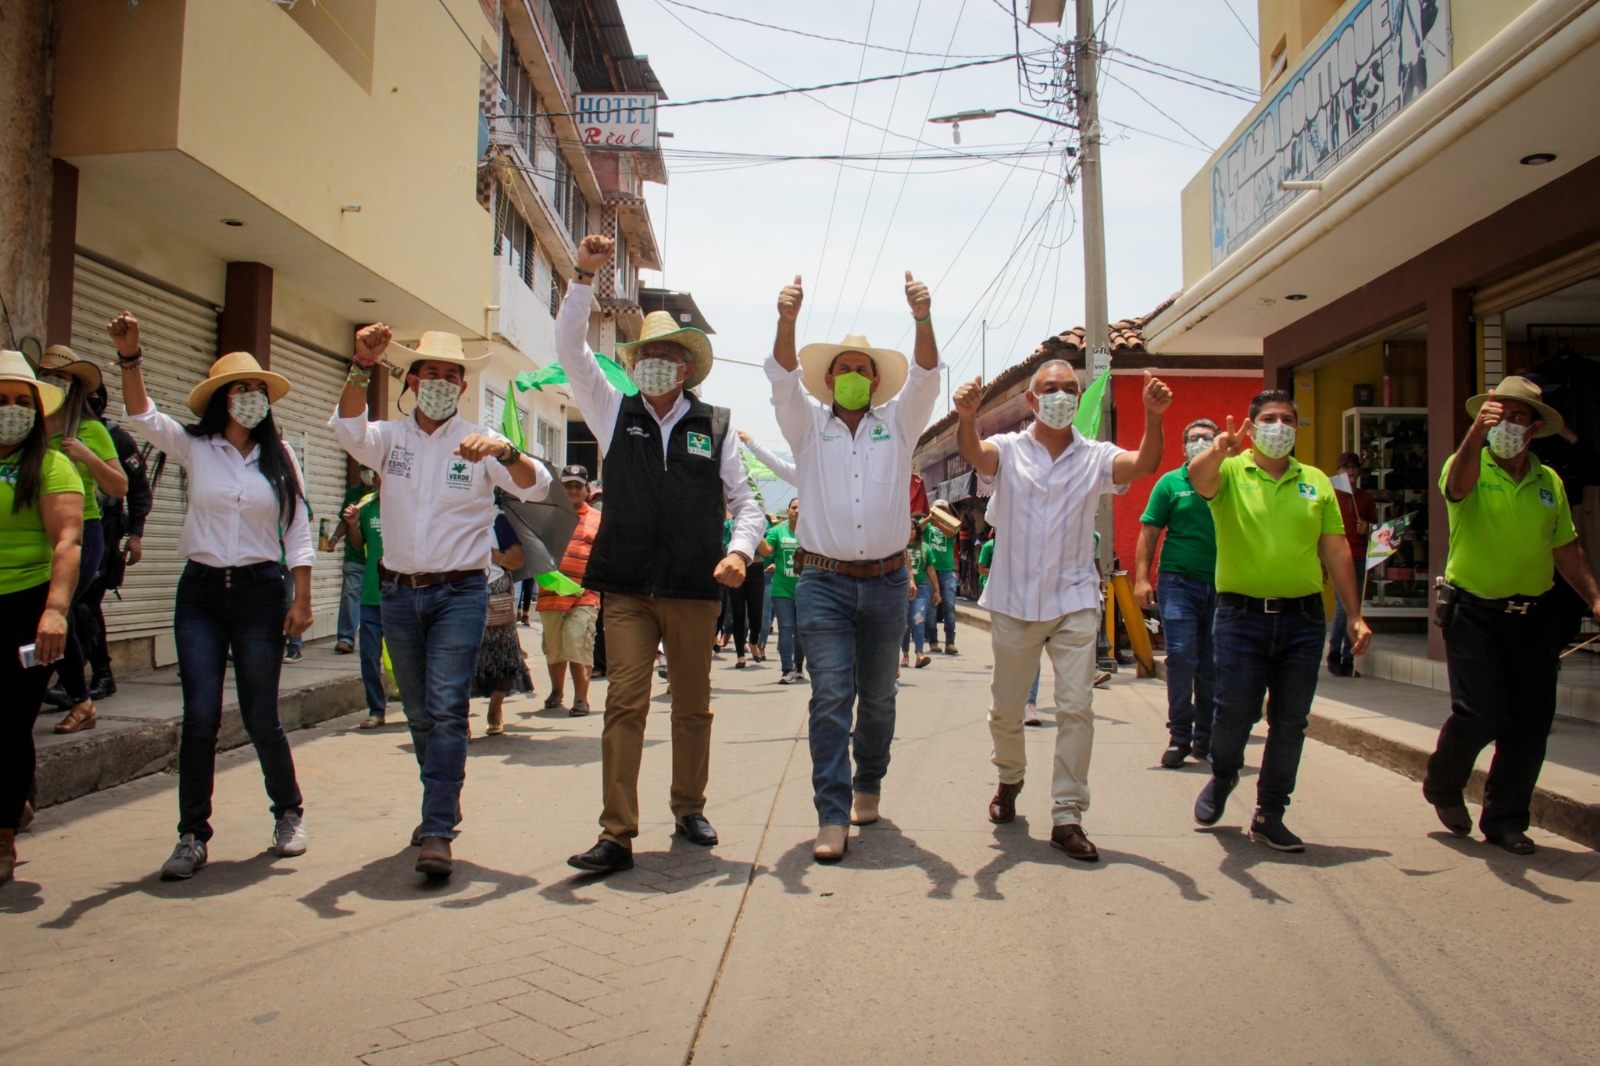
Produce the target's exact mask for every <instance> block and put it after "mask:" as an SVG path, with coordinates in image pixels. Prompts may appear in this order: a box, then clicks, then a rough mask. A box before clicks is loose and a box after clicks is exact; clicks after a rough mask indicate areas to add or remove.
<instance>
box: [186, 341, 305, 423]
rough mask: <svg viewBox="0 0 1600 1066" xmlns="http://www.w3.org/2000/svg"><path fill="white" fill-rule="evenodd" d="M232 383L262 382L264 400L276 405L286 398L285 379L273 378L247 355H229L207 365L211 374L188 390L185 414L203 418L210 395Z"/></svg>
mask: <svg viewBox="0 0 1600 1066" xmlns="http://www.w3.org/2000/svg"><path fill="white" fill-rule="evenodd" d="M235 381H264V382H266V383H267V399H268V400H270V401H271V402H273V403H277V402H278V401H279V400H281V399H283V398H284V397H285V396H287V395H289V379H288V378H286V377H284V376H283V375H282V374H274V373H273V372H272V371H270V370H263V369H262V368H261V364H260V363H258V362H256V357H255V356H253V355H251V354H250V353H249V352H229V353H228V354H227V355H225V356H223V357H222V358H221V359H218V360H217V361H216V362H215V363H212V364H211V370H210V372H208V373H207V374H206V379H205V380H204V381H202V382H201V383H200V384H198V385H196V386H195V387H194V388H192V389H190V390H189V410H191V411H193V412H194V413H195V414H197V415H199V416H201V417H202V418H203V417H205V413H206V407H207V406H209V405H210V403H211V394H212V393H214V392H216V391H217V390H218V389H222V388H227V387H228V386H229V385H231V384H233V383H234V382H235Z"/></svg>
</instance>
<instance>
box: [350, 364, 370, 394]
mask: <svg viewBox="0 0 1600 1066" xmlns="http://www.w3.org/2000/svg"><path fill="white" fill-rule="evenodd" d="M344 380H345V384H347V385H356V386H359V387H360V388H366V387H367V386H368V385H370V384H372V368H371V367H364V366H362V365H361V364H360V363H355V362H352V363H351V364H350V372H349V373H348V374H346V375H345V377H344Z"/></svg>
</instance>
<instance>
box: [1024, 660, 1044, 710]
mask: <svg viewBox="0 0 1600 1066" xmlns="http://www.w3.org/2000/svg"><path fill="white" fill-rule="evenodd" d="M1043 676H1044V667H1043V666H1040V667H1039V669H1037V670H1035V671H1034V672H1033V687H1032V688H1030V689H1029V690H1028V702H1029V703H1031V704H1033V705H1034V706H1035V707H1037V706H1039V678H1041V677H1043Z"/></svg>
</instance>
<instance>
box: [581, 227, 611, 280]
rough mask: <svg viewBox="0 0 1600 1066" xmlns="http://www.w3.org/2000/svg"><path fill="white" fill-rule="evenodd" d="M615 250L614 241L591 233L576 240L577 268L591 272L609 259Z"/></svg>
mask: <svg viewBox="0 0 1600 1066" xmlns="http://www.w3.org/2000/svg"><path fill="white" fill-rule="evenodd" d="M616 250H617V242H616V241H614V240H612V239H611V238H610V237H602V236H600V235H599V234H598V233H591V234H589V235H588V236H587V237H585V238H584V239H583V240H581V241H579V242H578V269H579V270H582V271H584V272H585V273H589V274H593V273H594V272H595V271H597V270H599V269H600V268H601V267H603V266H605V265H606V264H607V263H608V262H610V261H611V256H612V254H613V253H615V252H616Z"/></svg>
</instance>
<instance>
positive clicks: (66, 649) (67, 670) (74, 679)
mask: <svg viewBox="0 0 1600 1066" xmlns="http://www.w3.org/2000/svg"><path fill="white" fill-rule="evenodd" d="M105 549H106V538H105V527H104V526H102V525H101V524H100V519H98V518H90V519H87V520H86V521H85V522H84V523H83V548H82V550H81V551H80V552H79V553H78V587H77V588H76V589H74V590H73V593H72V602H73V603H74V604H76V603H77V602H78V601H79V600H80V599H82V598H83V594H84V593H85V592H87V591H88V589H89V586H90V585H92V584H94V580H95V578H96V577H98V576H99V575H100V557H101V556H102V555H104V554H105ZM81 628H82V627H81V626H79V624H78V613H77V612H76V611H68V612H67V642H66V644H65V645H63V647H62V650H61V661H60V662H59V663H57V664H56V676H57V677H59V678H60V679H61V687H62V688H63V689H65V690H66V693H67V699H69V700H71V701H72V703H73V706H77V705H78V704H80V703H82V702H83V701H84V700H86V699H88V698H89V686H88V685H87V684H86V683H85V682H84V680H83V665H84V654H83V643H82V641H83V637H84V636H85V634H82V633H80V632H79V630H80V629H81Z"/></svg>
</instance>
